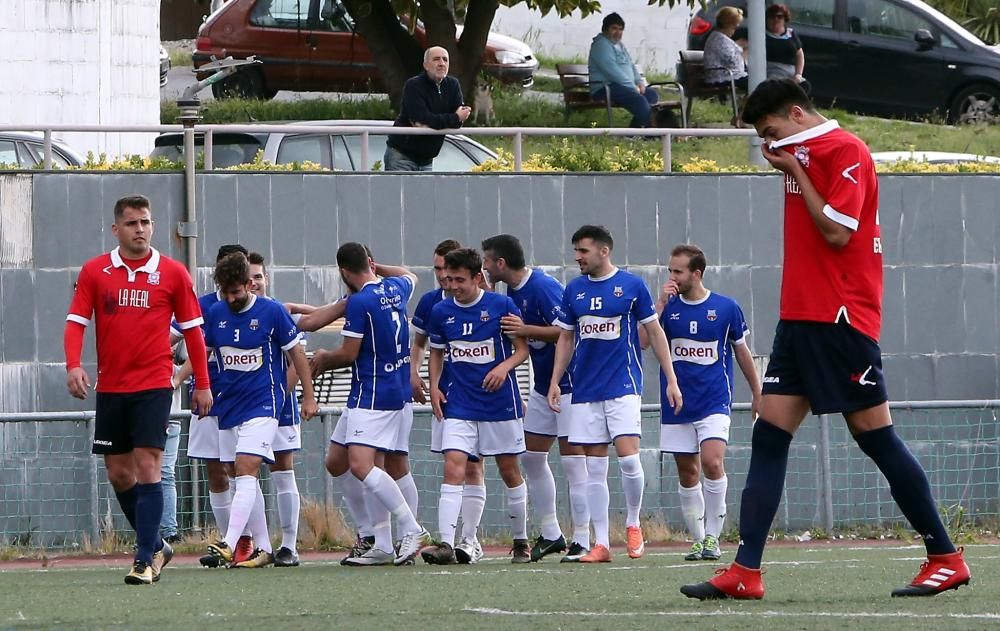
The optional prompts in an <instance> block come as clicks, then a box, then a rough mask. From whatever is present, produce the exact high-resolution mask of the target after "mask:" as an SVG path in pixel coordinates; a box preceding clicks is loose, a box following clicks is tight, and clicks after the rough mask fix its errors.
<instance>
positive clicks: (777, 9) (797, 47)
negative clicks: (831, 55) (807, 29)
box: [764, 4, 809, 92]
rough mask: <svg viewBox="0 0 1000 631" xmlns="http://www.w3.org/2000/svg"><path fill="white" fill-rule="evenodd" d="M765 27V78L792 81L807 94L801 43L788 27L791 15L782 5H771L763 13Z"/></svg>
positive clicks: (804, 61) (807, 87)
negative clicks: (799, 85) (803, 75)
mask: <svg viewBox="0 0 1000 631" xmlns="http://www.w3.org/2000/svg"><path fill="white" fill-rule="evenodd" d="M764 18H765V25H766V27H767V34H766V35H767V37H766V41H767V78H768V79H794V80H795V81H796V82H797V83H799V84H801V85H802V88H803V89H805V91H806V92H809V82H808V81H806V80H805V79H803V78H802V72H803V71H804V70H805V66H806V56H805V53H803V52H802V41H801V40H800V39H799V36H798V35H797V34H796V33H795V31H794V30H793V29H792V27H790V26H789V25H788V23H789V21H791V19H792V13H791V11H789V10H788V7H786V6H785V5H783V4H772V5H771V6H769V7H767V10H766V11H765V12H764Z"/></svg>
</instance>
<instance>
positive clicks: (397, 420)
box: [330, 408, 403, 451]
mask: <svg viewBox="0 0 1000 631" xmlns="http://www.w3.org/2000/svg"><path fill="white" fill-rule="evenodd" d="M343 420H344V417H341V422H343ZM346 421H347V422H346V423H345V427H344V430H345V431H344V433H343V436H342V437H343V439H344V442H343V443H341V444H343V445H346V446H348V447H350V446H351V445H364V446H366V447H374V448H375V449H378V450H380V451H393V450H394V449H395V448H396V444H397V442H398V440H399V432H400V427H402V425H403V410H366V409H364V408H351V410H350V413H349V414H347V416H346ZM337 425H338V427H339V425H340V423H337ZM333 433H334V436H335V437H337V430H336V429H334V431H333ZM330 440H333V441H334V442H339V441H336V440H334V439H333V438H331V439H330Z"/></svg>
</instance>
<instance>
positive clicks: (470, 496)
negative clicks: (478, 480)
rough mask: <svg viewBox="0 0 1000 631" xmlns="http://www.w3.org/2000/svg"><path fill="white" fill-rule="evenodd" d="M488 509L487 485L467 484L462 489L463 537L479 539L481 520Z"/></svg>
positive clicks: (471, 539)
mask: <svg viewBox="0 0 1000 631" xmlns="http://www.w3.org/2000/svg"><path fill="white" fill-rule="evenodd" d="M484 510H486V486H485V485H478V486H477V485H475V484H466V485H465V487H464V488H463V489H462V539H468V540H469V541H476V540H477V539H478V536H477V534H476V533H477V532H478V531H479V522H480V521H482V519H483V511H484Z"/></svg>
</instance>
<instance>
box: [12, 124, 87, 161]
mask: <svg viewBox="0 0 1000 631" xmlns="http://www.w3.org/2000/svg"><path fill="white" fill-rule="evenodd" d="M44 138H45V137H44V136H43V135H42V134H40V133H34V132H19V131H5V132H0V169H10V168H14V169H34V168H37V167H39V165H41V164H42V161H43V160H44V157H45V140H44ZM84 162H85V159H84V158H83V156H81V155H80V154H79V153H77V152H76V151H74V150H73V149H71V148H70V147H68V146H67V145H65V144H63V143H61V142H58V141H55V140H53V141H52V167H53V168H56V169H65V168H66V167H79V166H83V163H84Z"/></svg>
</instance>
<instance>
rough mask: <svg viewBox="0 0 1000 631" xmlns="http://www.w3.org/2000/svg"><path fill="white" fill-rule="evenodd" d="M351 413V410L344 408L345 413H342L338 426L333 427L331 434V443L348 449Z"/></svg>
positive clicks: (338, 418) (338, 419)
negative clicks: (348, 421)
mask: <svg viewBox="0 0 1000 631" xmlns="http://www.w3.org/2000/svg"><path fill="white" fill-rule="evenodd" d="M348 412H350V410H349V409H347V408H344V411H343V412H341V413H340V416H339V417H337V424H336V425H334V426H333V433H332V434H330V442H331V443H337V444H338V445H340V446H341V447H347V414H348Z"/></svg>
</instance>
